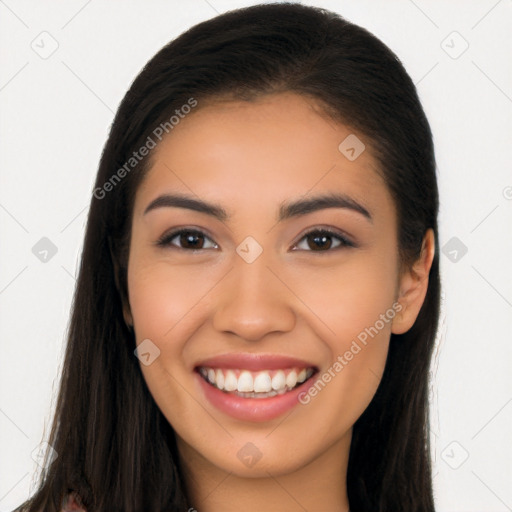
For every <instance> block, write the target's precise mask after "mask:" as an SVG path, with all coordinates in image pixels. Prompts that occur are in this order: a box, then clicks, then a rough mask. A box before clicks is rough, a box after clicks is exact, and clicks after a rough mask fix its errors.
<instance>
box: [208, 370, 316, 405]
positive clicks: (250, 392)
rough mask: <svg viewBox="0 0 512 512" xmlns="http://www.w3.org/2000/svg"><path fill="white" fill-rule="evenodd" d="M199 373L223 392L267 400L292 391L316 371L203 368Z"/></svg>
mask: <svg viewBox="0 0 512 512" xmlns="http://www.w3.org/2000/svg"><path fill="white" fill-rule="evenodd" d="M199 373H200V374H201V375H202V376H203V377H204V379H205V380H206V381H207V382H209V383H210V384H212V385H213V386H215V387H217V388H218V389H220V390H222V391H226V392H235V393H236V394H238V395H239V396H243V397H245V398H266V397H271V396H276V395H282V394H283V393H286V392H287V391H290V390H291V389H293V388H294V387H295V386H296V385H297V384H301V383H303V382H304V381H306V380H307V379H309V378H310V377H311V376H312V375H313V373H314V369H313V368H302V369H301V370H300V371H299V370H298V369H291V370H277V371H275V370H262V371H260V372H250V371H249V370H237V369H233V370H225V369H220V368H217V369H214V368H205V367H201V368H199ZM271 374H273V377H271ZM237 375H238V377H237Z"/></svg>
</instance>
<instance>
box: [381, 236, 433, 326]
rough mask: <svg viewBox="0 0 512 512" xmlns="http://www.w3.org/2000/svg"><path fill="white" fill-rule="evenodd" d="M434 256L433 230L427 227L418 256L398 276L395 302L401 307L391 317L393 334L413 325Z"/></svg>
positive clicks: (422, 299)
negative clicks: (398, 281)
mask: <svg viewBox="0 0 512 512" xmlns="http://www.w3.org/2000/svg"><path fill="white" fill-rule="evenodd" d="M434 256H435V236H434V231H433V230H432V229H428V230H427V231H426V233H425V236H424V237H423V243H422V247H421V254H420V257H419V258H418V260H417V261H415V262H414V263H413V264H412V266H411V267H410V268H409V269H408V270H406V271H405V272H404V273H403V275H402V276H401V278H400V286H399V292H398V297H397V302H398V303H399V304H400V305H401V307H402V309H401V310H400V311H399V312H398V314H397V315H396V316H395V318H393V322H392V325H391V332H392V333H393V334H403V333H405V332H407V331H408V330H409V329H410V328H411V327H412V326H413V325H414V322H415V321H416V318H417V317H418V314H419V312H420V309H421V306H422V305H423V301H424V300H425V296H426V294H427V290H428V276H429V272H430V268H431V267H432V261H433V260H434Z"/></svg>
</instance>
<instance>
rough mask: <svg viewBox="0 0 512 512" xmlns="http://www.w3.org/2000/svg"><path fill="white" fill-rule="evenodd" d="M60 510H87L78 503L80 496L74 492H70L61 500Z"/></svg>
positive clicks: (81, 511) (72, 511)
mask: <svg viewBox="0 0 512 512" xmlns="http://www.w3.org/2000/svg"><path fill="white" fill-rule="evenodd" d="M61 512H87V511H86V509H85V508H83V506H82V505H81V503H80V498H79V497H78V495H77V494H76V493H74V492H71V493H69V494H68V495H67V497H66V498H64V501H63V502H62V511H61Z"/></svg>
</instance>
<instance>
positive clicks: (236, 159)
mask: <svg viewBox="0 0 512 512" xmlns="http://www.w3.org/2000/svg"><path fill="white" fill-rule="evenodd" d="M354 134H355V135H356V136H357V137H358V139H359V141H360V142H363V143H364V140H365V139H364V135H361V134H356V133H355V132H354V131H353V130H351V129H350V127H347V126H344V125H341V124H337V123H334V122H333V121H331V120H330V119H328V118H326V117H325V116H324V115H322V113H321V111H320V109H319V108H318V107H317V106H315V105H314V103H313V101H312V100H309V99H305V98H303V97H301V96H298V95H294V94H291V93H287V94H279V95H273V96H267V97H265V98H263V99H259V100H257V101H255V102H224V103H220V102H219V103H212V104H209V105H208V106H201V105H200V104H199V106H198V108H197V110H196V111H195V112H194V113H192V114H190V115H189V116H188V117H185V118H184V119H182V120H181V121H180V123H179V124H178V125H177V126H175V127H174V129H173V130H172V132H170V133H169V135H167V138H165V139H163V141H162V142H161V143H160V145H159V146H158V147H157V148H156V149H155V150H154V154H153V160H152V162H153V163H152V166H151V168H150V170H149V172H148V174H147V176H146V177H145V180H144V181H143V182H142V184H141V186H140V187H139V189H138V190H137V194H136V197H135V203H134V212H133V223H132V238H131V247H130V256H129V265H128V290H129V307H128V308H127V309H125V317H126V318H127V319H128V321H129V322H130V323H133V325H134V330H135V336H136V342H137V344H138V345H139V346H140V345H141V343H144V345H142V347H141V352H143V353H146V354H147V353H149V355H146V356H145V361H144V364H143V363H142V362H141V370H142V372H143V376H144V378H145V380H146V382H147V384H148V387H149V389H150V391H151V393H152V395H153V397H154V399H155V401H156V403H157V404H158V406H159V408H160V409H161V411H162V413H163V414H164V415H165V417H166V418H167V419H168V421H169V422H170V424H171V425H172V426H173V428H174V430H175V432H176V436H177V442H178V447H179V451H180V455H181V457H182V458H183V459H186V460H198V461H201V463H202V464H204V465H205V466H206V465H209V464H210V465H212V466H215V467H217V468H221V469H223V470H225V471H229V472H231V473H234V474H237V475H241V476H243V475H247V476H249V475H250V476H262V475H263V476H264V475H266V472H267V471H268V472H271V473H272V474H273V475H279V474H285V473H290V472H293V471H295V470H298V469H299V468H301V467H304V466H306V465H308V464H310V463H312V461H315V460H318V459H319V458H321V457H324V456H325V454H327V453H330V454H338V453H341V452H343V451H345V452H346V451H347V448H348V446H349V444H350V437H351V429H352V426H353V424H354V422H355V421H356V420H357V418H358V417H359V416H360V415H361V414H362V412H363V411H364V410H365V409H366V407H367V406H368V404H369V403H370V401H371V399H372V397H373V396H374V394H375V391H376V389H377V387H378V385H379V382H380V379H381V375H382V372H383V370H384V366H385V362H386V356H387V352H388V344H389V338H390V334H391V332H392V329H400V326H397V322H398V319H400V318H401V319H402V321H403V312H402V313H399V310H400V309H402V306H401V305H399V304H397V302H396V301H397V299H398V300H399V299H400V293H401V292H400V290H401V286H402V285H403V282H404V281H403V280H402V277H401V276H400V275H399V271H398V269H399V258H398V247H397V230H396V225H397V219H396V211H395V207H394V204H393V201H392V199H391V196H390V194H389V191H388V189H387V187H386V184H385V183H384V181H383V179H382V178H381V176H380V175H379V173H378V171H377V164H376V161H375V160H374V158H373V157H372V155H371V148H370V147H369V145H366V149H365V150H364V151H362V153H361V154H359V156H357V153H358V152H359V151H360V149H361V148H362V146H361V145H360V142H358V141H357V140H356V139H353V137H352V138H351V139H348V141H349V142H350V141H351V142H352V144H348V143H345V145H343V144H342V146H341V150H340V148H339V147H340V144H341V143H342V142H343V141H344V140H345V139H346V138H347V137H348V136H349V135H354ZM354 141H355V142H354ZM347 144H348V147H347ZM350 147H354V151H351V150H350ZM354 155H355V156H357V158H355V159H354ZM349 157H350V158H349ZM166 195H167V196H177V195H179V196H181V197H182V198H189V202H188V203H187V202H186V201H185V200H182V201H181V202H179V201H177V200H176V198H174V199H172V198H171V197H167V198H166V197H165V196H166ZM327 196H328V197H330V198H331V199H332V198H333V197H335V196H336V198H337V202H333V201H331V202H330V203H329V202H328V201H324V202H322V201H320V200H319V201H316V202H315V200H316V199H318V198H320V197H327ZM157 199H158V200H157ZM155 200H157V201H155ZM201 203H202V205H201ZM205 204H208V205H213V206H214V207H215V208H214V209H210V211H209V210H208V208H207V207H206V206H205ZM301 205H302V206H301ZM148 340H149V341H148Z"/></svg>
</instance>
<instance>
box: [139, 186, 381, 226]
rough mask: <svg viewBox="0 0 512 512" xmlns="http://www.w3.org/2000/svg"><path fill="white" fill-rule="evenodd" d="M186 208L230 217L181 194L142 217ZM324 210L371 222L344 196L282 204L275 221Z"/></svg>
mask: <svg viewBox="0 0 512 512" xmlns="http://www.w3.org/2000/svg"><path fill="white" fill-rule="evenodd" d="M163 207H168V208H186V209H188V210H194V211H196V212H200V213H205V214H207V215H210V216H212V217H215V218H216V219H218V220H220V221H222V222H224V221H225V220H227V219H229V218H230V215H228V213H227V212H226V210H225V209H224V208H223V207H222V206H220V205H219V204H214V203H208V202H206V201H202V200H200V199H195V198H193V197H191V196H188V195H183V194H163V195H161V196H158V197H157V198H156V199H154V200H153V201H151V203H150V204H149V205H148V206H147V207H146V209H145V210H144V213H143V215H146V213H148V212H150V211H152V210H155V209H157V208H163ZM325 208H345V209H348V210H352V211H355V212H357V213H360V214H361V215H363V216H364V217H366V218H367V219H368V220H369V221H370V222H373V219H372V216H371V214H370V212H369V211H368V210H367V209H366V208H365V207H364V206H362V205H361V204H360V203H358V202H357V201H356V200H354V199H352V198H351V197H349V196H347V195H345V194H337V193H332V194H324V195H320V196H315V197H312V198H310V199H299V200H296V201H290V202H283V203H281V205H280V207H279V216H278V219H277V221H278V222H281V221H283V220H286V219H290V218H292V217H298V216H300V215H306V214H308V213H312V212H315V211H317V210H323V209H325Z"/></svg>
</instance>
